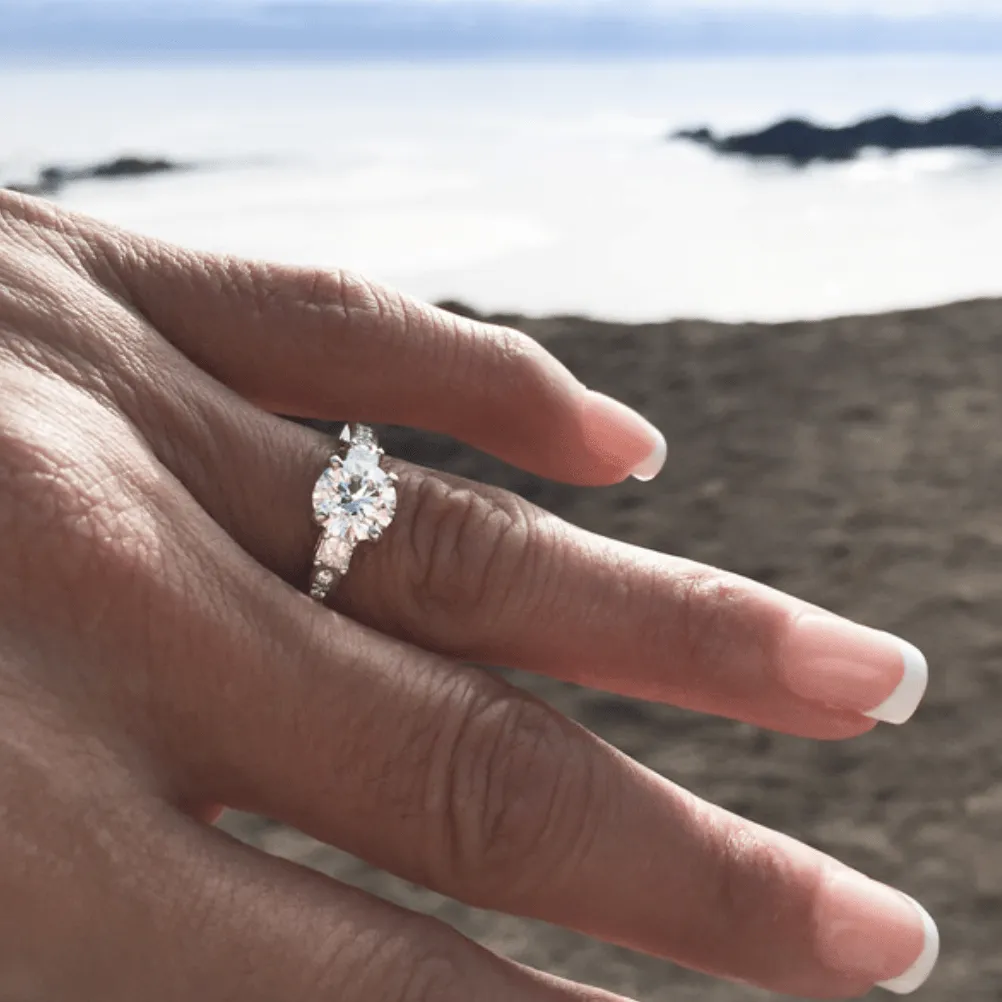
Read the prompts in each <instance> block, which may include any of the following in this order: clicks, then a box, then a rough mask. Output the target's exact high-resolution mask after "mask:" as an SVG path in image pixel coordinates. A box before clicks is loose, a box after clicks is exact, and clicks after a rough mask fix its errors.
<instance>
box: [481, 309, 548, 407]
mask: <svg viewBox="0 0 1002 1002" xmlns="http://www.w3.org/2000/svg"><path fill="white" fill-rule="evenodd" d="M479 329H480V331H481V332H483V331H484V330H485V328H484V326H483V325H480V327H479ZM486 331H487V333H486V334H482V336H481V337H478V338H476V339H475V340H474V342H473V343H474V344H476V345H477V346H478V347H479V348H480V349H481V350H480V351H478V352H477V353H476V354H477V357H478V362H479V365H478V372H477V374H476V375H477V377H479V378H476V377H474V379H475V385H477V386H483V387H485V388H486V389H487V391H488V392H489V393H491V394H492V395H493V396H495V397H498V398H499V399H500V400H501V401H502V402H503V403H504V404H505V405H506V409H507V407H508V406H510V401H511V400H512V397H513V395H514V394H518V396H519V397H521V398H522V399H523V400H525V399H528V400H537V399H539V398H543V397H545V396H546V395H548V394H549V393H550V392H551V390H552V380H553V372H552V362H553V360H552V357H551V356H550V355H549V353H548V352H547V351H546V349H544V348H543V346H542V345H540V344H539V343H538V342H537V341H534V340H533V339H532V338H531V337H529V336H528V335H527V334H523V333H522V332H521V331H519V330H515V329H514V328H511V327H488V328H486ZM485 346H486V347H487V348H488V350H486V351H485V350H482V349H483V348H484V347H485Z"/></svg>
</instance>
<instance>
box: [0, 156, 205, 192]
mask: <svg viewBox="0 0 1002 1002" xmlns="http://www.w3.org/2000/svg"><path fill="white" fill-rule="evenodd" d="M185 169H186V167H185V165H184V164H179V163H174V162H172V161H170V160H163V159H144V158H142V157H119V158H118V159H117V160H109V161H107V162H105V163H99V164H94V165H93V166H91V167H83V168H77V169H70V168H67V167H43V168H42V169H41V170H40V171H39V172H38V177H37V178H36V179H35V180H34V181H30V182H28V183H26V184H8V185H5V186H4V187H6V188H9V189H10V190H11V191H18V192H20V193H21V194H22V195H43V196H49V195H57V194H59V192H60V191H62V189H63V188H64V187H65V186H66V185H67V184H72V183H73V182H74V181H89V180H91V179H93V178H102V179H108V180H113V179H115V178H122V177H142V176H144V175H146V174H163V173H166V172H167V171H177V170H185Z"/></svg>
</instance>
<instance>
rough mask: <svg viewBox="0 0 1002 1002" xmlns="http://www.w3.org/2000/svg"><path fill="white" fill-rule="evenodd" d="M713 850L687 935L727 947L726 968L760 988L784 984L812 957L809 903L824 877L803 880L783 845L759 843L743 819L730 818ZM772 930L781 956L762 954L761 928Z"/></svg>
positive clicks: (818, 875) (811, 913)
mask: <svg viewBox="0 0 1002 1002" xmlns="http://www.w3.org/2000/svg"><path fill="white" fill-rule="evenodd" d="M724 825H725V828H724V830H723V831H721V832H718V833H717V836H718V837H717V841H716V842H715V844H714V848H713V850H712V853H713V855H712V866H711V869H710V879H709V880H708V881H707V886H706V887H705V892H706V893H705V897H704V902H705V904H704V905H703V906H702V907H701V908H700V909H699V911H698V914H699V915H700V916H701V917H702V921H697V922H693V923H692V925H691V929H690V932H691V933H693V934H694V935H695V937H696V940H697V942H699V943H701V944H706V943H727V944H729V946H730V957H729V959H730V962H731V963H732V964H735V965H738V966H739V968H740V969H741V970H743V971H745V972H746V976H747V977H750V978H754V979H755V980H756V981H759V982H761V983H763V984H781V983H783V982H784V980H785V977H786V975H787V974H788V973H789V968H790V965H791V963H792V962H794V961H797V962H798V963H802V958H803V957H805V956H809V955H810V949H809V944H810V939H811V937H812V933H813V901H814V899H815V897H816V895H817V894H818V893H819V888H820V885H821V880H822V873H821V871H820V869H818V871H817V873H816V874H815V875H814V876H813V879H806V875H805V871H804V868H803V866H801V865H797V864H796V863H794V862H793V860H791V858H790V856H789V854H788V853H787V852H786V851H785V850H784V848H783V846H782V845H777V844H775V843H774V842H772V841H770V840H769V839H766V838H763V837H762V836H761V835H760V834H759V833H758V832H757V831H756V830H755V827H754V826H753V825H751V824H749V823H748V822H746V821H744V820H743V819H741V818H728V819H727V820H726V821H725V822H724ZM764 923H767V924H768V925H769V926H771V927H772V928H773V929H774V930H775V937H776V939H777V940H782V941H783V942H784V943H786V944H787V949H786V950H783V951H764V950H761V949H760V944H761V942H762V926H763V924H764Z"/></svg>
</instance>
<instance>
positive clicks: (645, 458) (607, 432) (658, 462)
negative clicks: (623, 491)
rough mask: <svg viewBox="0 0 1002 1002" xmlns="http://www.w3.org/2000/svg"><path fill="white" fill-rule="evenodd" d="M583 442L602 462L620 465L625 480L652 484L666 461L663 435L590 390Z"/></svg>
mask: <svg viewBox="0 0 1002 1002" xmlns="http://www.w3.org/2000/svg"><path fill="white" fill-rule="evenodd" d="M585 438H586V440H587V442H588V445H589V446H590V447H591V448H592V449H594V451H595V452H596V453H598V454H599V455H600V456H602V458H603V459H607V460H612V461H614V462H621V463H623V464H624V466H625V469H626V470H627V473H628V475H629V476H632V477H636V479H637V480H643V481H645V482H646V481H648V480H653V479H654V478H655V477H656V476H657V475H658V474H659V473H660V472H661V470H662V468H663V467H664V465H665V461H666V460H667V458H668V443H667V442H666V441H665V437H664V435H662V434H661V432H660V431H658V429H657V428H655V427H654V425H652V424H651V423H650V421H648V420H647V419H646V418H644V417H641V415H639V414H638V413H637V412H636V411H635V410H633V409H632V408H630V407H627V406H626V404H624V403H620V401H618V400H614V399H613V398H612V397H607V396H606V395H605V394H604V393H596V392H594V391H593V390H592V391H589V393H588V402H587V405H586V415H585Z"/></svg>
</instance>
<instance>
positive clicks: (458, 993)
mask: <svg viewBox="0 0 1002 1002" xmlns="http://www.w3.org/2000/svg"><path fill="white" fill-rule="evenodd" d="M455 938H456V934H455V933H454V932H453V931H452V930H451V929H449V928H448V927H446V926H445V925H443V924H442V923H441V922H440V921H439V920H437V919H434V918H431V917H429V916H417V915H414V916H408V918H407V920H406V925H404V924H403V923H399V924H397V923H391V924H389V925H385V924H384V926H383V929H382V931H381V933H380V934H379V935H371V936H366V937H361V938H354V937H353V938H348V937H346V936H345V929H344V928H343V927H342V926H340V925H337V926H335V927H334V928H332V929H331V931H330V934H329V936H328V938H327V940H328V941H327V944H326V945H325V947H324V948H323V949H321V950H320V951H318V952H317V954H316V955H315V957H314V962H315V964H316V965H317V972H316V974H315V976H314V977H313V978H312V979H311V986H310V987H311V988H312V989H313V991H314V992H315V993H316V995H317V996H318V997H320V996H323V997H326V995H327V993H329V992H333V993H334V997H337V998H340V997H342V996H343V995H344V988H345V985H346V984H349V985H351V986H352V988H351V991H350V992H349V995H350V997H351V998H353V999H356V998H357V999H365V1000H366V1002H451V1000H455V1002H466V999H467V998H468V997H469V989H470V986H471V985H472V984H475V983H476V981H475V979H474V978H473V977H470V976H469V975H470V974H472V972H467V971H465V970H464V964H463V961H462V959H461V957H462V955H461V953H460V951H459V950H457V949H456V945H457V944H456V943H455Z"/></svg>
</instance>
